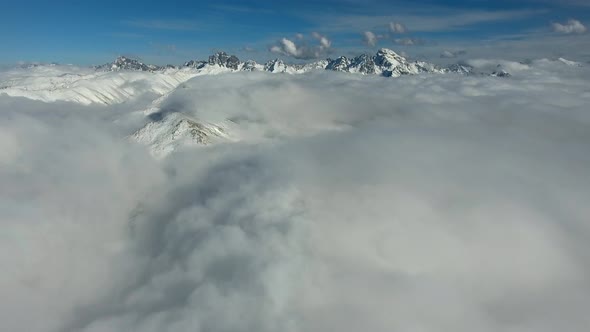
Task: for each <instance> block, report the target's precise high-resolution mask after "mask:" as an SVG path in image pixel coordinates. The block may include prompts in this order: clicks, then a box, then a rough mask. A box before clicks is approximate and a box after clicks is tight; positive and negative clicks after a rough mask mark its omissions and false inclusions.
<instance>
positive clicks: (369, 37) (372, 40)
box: [363, 31, 377, 47]
mask: <svg viewBox="0 0 590 332" xmlns="http://www.w3.org/2000/svg"><path fill="white" fill-rule="evenodd" d="M363 42H364V43H365V44H366V45H368V46H371V47H373V46H375V45H377V36H376V35H375V34H374V33H373V32H371V31H365V32H363Z"/></svg>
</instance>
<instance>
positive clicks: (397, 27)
mask: <svg viewBox="0 0 590 332" xmlns="http://www.w3.org/2000/svg"><path fill="white" fill-rule="evenodd" d="M407 31H408V29H407V28H406V26H405V25H403V24H402V23H399V22H389V32H391V33H398V34H400V33H406V32H407Z"/></svg>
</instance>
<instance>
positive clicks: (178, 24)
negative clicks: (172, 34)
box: [122, 19, 204, 31]
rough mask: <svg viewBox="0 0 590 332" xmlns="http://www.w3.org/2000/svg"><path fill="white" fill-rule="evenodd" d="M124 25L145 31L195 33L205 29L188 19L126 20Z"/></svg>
mask: <svg viewBox="0 0 590 332" xmlns="http://www.w3.org/2000/svg"><path fill="white" fill-rule="evenodd" d="M122 23H123V24H124V25H127V26H131V27H135V28H143V29H154V30H178V31H191V30H192V31H194V30H202V29H204V27H203V26H202V25H200V24H197V22H195V21H192V20H186V19H169V20H163V19H153V20H146V19H133V20H124V21H123V22H122Z"/></svg>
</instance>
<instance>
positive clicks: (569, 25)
mask: <svg viewBox="0 0 590 332" xmlns="http://www.w3.org/2000/svg"><path fill="white" fill-rule="evenodd" d="M551 27H552V28H553V31H555V32H559V33H564V34H579V33H584V32H586V31H587V30H588V29H586V26H584V24H582V22H580V21H578V20H574V19H571V20H568V21H567V22H566V23H564V24H562V23H557V22H555V23H552V24H551Z"/></svg>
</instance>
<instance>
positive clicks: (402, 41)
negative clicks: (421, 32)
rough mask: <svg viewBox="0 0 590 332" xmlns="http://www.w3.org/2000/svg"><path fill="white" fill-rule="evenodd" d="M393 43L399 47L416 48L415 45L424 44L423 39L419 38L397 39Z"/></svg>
mask: <svg viewBox="0 0 590 332" xmlns="http://www.w3.org/2000/svg"><path fill="white" fill-rule="evenodd" d="M393 42H394V43H396V44H398V45H405V46H414V45H421V44H424V41H423V40H422V39H418V38H395V39H394V40H393Z"/></svg>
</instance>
